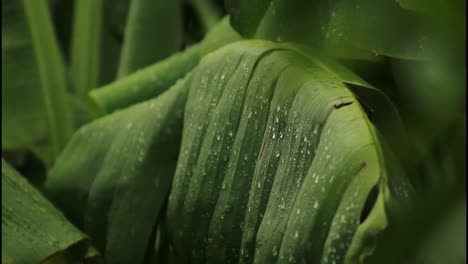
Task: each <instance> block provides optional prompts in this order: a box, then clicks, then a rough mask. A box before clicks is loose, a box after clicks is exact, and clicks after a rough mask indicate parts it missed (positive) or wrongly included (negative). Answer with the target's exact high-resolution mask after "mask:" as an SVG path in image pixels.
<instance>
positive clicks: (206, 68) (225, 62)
mask: <svg viewBox="0 0 468 264" xmlns="http://www.w3.org/2000/svg"><path fill="white" fill-rule="evenodd" d="M188 98H189V99H188V101H187V105H186V110H185V113H186V114H185V116H184V131H183V136H182V145H181V150H180V154H179V160H178V163H177V169H176V173H175V176H174V182H173V185H172V189H171V193H170V196H169V203H168V209H167V216H166V220H165V223H166V225H167V228H166V230H167V232H168V233H167V236H168V243H169V248H170V249H172V252H171V253H170V255H171V256H170V257H171V258H172V259H173V260H174V261H176V262H177V261H178V262H184V261H189V260H190V261H191V262H195V263H221V262H225V263H233V262H239V261H240V262H241V263H251V262H252V261H253V262H254V263H272V262H276V261H278V262H279V263H282V262H306V263H327V262H332V261H336V262H337V263H339V262H343V261H344V262H349V263H354V262H356V261H359V260H361V259H362V258H364V257H365V256H366V255H368V254H369V252H371V250H372V247H373V246H374V242H375V236H376V235H377V234H378V233H379V232H381V231H382V230H383V229H384V228H385V226H386V223H387V221H386V212H385V206H384V205H385V201H386V200H385V197H384V194H387V195H390V196H395V197H398V198H401V197H403V198H404V197H406V196H408V195H409V193H410V190H411V186H410V185H409V183H408V182H407V180H406V178H405V177H404V176H402V175H401V170H399V171H398V170H388V169H387V167H391V166H390V165H389V164H387V163H390V162H396V161H394V159H390V158H389V159H388V160H387V159H386V157H387V156H386V155H385V156H384V154H383V153H384V148H383V147H382V146H381V141H383V139H381V136H380V135H379V134H380V132H378V130H377V129H376V127H375V126H374V125H373V124H372V123H371V122H370V121H369V120H368V118H367V115H366V113H365V111H364V110H363V108H362V107H361V106H360V105H359V102H358V100H357V99H356V97H355V95H354V94H353V93H352V92H351V91H350V90H349V89H347V88H346V86H345V85H344V83H343V82H342V81H341V80H340V79H339V78H336V76H335V75H333V74H331V73H329V72H328V71H326V70H325V69H323V68H322V67H321V66H320V64H317V63H314V62H313V61H311V60H309V59H308V58H307V57H304V56H302V54H300V53H298V52H296V51H294V48H291V47H289V46H288V45H274V44H273V43H270V42H262V41H250V42H238V43H235V44H231V45H228V46H226V47H224V48H222V49H220V50H217V51H215V52H213V53H210V54H209V55H207V56H206V57H205V58H204V59H203V60H202V61H201V63H200V64H199V66H197V68H196V69H195V70H194V72H193V80H192V82H191V88H190V93H189V96H188ZM385 152H387V151H385ZM393 173H399V174H400V175H392V174H393ZM393 178H394V179H393ZM374 187H375V188H377V190H378V193H377V195H376V196H377V198H376V197H374V199H376V201H375V203H372V202H371V203H370V205H368V206H370V207H371V208H372V210H371V212H370V213H369V217H368V218H366V215H365V214H364V219H361V213H362V212H363V210H364V209H363V208H364V205H365V203H366V200H367V199H368V197H369V195H370V193H371V190H372V189H373V188H374ZM246 190H249V191H246ZM371 201H372V199H371ZM361 223H362V224H361Z"/></svg>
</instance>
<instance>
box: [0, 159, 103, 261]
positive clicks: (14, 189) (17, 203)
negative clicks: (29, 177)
mask: <svg viewBox="0 0 468 264" xmlns="http://www.w3.org/2000/svg"><path fill="white" fill-rule="evenodd" d="M87 248H88V241H87V237H86V235H85V234H83V233H82V232H81V231H80V230H78V229H77V228H76V227H74V226H73V225H72V224H70V223H69V222H68V221H67V220H66V218H65V217H64V216H63V214H62V213H61V212H60V211H58V210H57V209H56V208H55V207H54V206H53V205H52V204H51V203H50V202H49V201H48V200H47V199H46V198H44V196H43V195H42V194H41V193H40V192H39V191H38V190H36V189H35V188H34V187H33V186H32V185H30V184H29V183H28V182H27V181H26V179H24V178H23V177H22V176H21V175H20V174H19V173H18V172H16V171H15V169H13V167H11V166H10V165H9V164H8V163H6V162H5V161H4V160H3V159H2V263H25V264H27V263H40V262H41V263H42V262H43V261H44V263H53V262H52V260H53V259H64V260H66V259H67V258H70V259H73V260H84V259H85V253H86V252H87ZM94 255H95V256H96V253H94ZM65 263H67V262H65Z"/></svg>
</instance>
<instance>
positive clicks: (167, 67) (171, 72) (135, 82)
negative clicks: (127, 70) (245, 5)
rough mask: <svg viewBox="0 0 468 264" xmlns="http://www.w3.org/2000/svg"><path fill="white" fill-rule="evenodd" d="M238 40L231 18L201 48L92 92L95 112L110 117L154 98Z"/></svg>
mask: <svg viewBox="0 0 468 264" xmlns="http://www.w3.org/2000/svg"><path fill="white" fill-rule="evenodd" d="M237 40H240V36H239V35H238V34H237V33H236V32H235V31H234V30H233V29H232V28H231V27H230V25H229V20H228V18H224V19H223V20H222V21H221V22H220V23H219V24H218V25H217V26H216V27H215V28H213V30H212V31H211V32H210V33H208V35H207V36H206V38H205V39H204V40H203V41H202V42H201V43H200V44H196V45H194V46H192V47H190V48H188V49H187V50H185V51H183V52H179V53H176V54H174V55H171V56H170V57H169V58H166V59H164V60H162V61H160V62H158V63H155V64H153V65H151V66H148V67H146V68H143V69H141V70H140V71H137V72H135V73H133V74H130V75H129V76H127V77H125V78H122V79H120V80H117V81H115V82H113V83H111V84H108V85H106V86H104V87H102V88H100V89H98V90H94V91H92V92H91V93H90V98H91V100H92V102H93V104H94V105H95V109H94V110H95V112H96V113H97V114H104V113H110V112H112V111H114V110H116V109H120V108H124V107H127V106H129V105H132V104H135V103H138V102H141V101H144V100H148V99H150V98H153V97H155V96H157V95H159V94H161V93H162V92H163V91H165V90H167V89H169V87H171V86H172V85H173V84H174V83H175V81H176V80H178V79H180V78H182V77H184V75H186V74H187V73H188V72H189V71H191V70H192V69H193V68H194V67H195V66H196V65H197V64H198V62H199V60H200V58H201V57H202V56H204V55H206V54H207V53H209V52H211V51H213V50H215V49H217V48H219V47H222V46H223V45H225V44H227V43H231V42H234V41H237Z"/></svg>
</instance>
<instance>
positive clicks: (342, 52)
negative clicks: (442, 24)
mask: <svg viewBox="0 0 468 264" xmlns="http://www.w3.org/2000/svg"><path fill="white" fill-rule="evenodd" d="M227 8H228V12H229V14H230V15H231V16H232V19H231V23H232V25H233V26H234V27H235V28H236V29H237V30H238V31H239V32H240V33H241V34H243V36H246V37H252V36H255V38H261V39H268V40H273V41H277V42H288V41H292V42H299V43H304V44H307V45H312V46H316V47H320V48H321V49H323V50H324V51H325V52H327V53H328V54H329V55H331V56H334V57H338V58H350V59H365V60H375V59H377V58H376V56H375V55H379V54H383V55H386V56H391V57H398V58H411V59H413V58H421V57H423V56H424V53H423V49H421V48H420V47H421V46H424V43H423V42H425V41H426V40H425V39H424V37H423V32H422V29H421V25H422V23H423V19H422V18H421V17H419V16H417V15H415V14H413V13H411V12H408V11H407V10H404V9H401V8H400V6H399V5H398V2H396V1H392V0H378V1H371V0H342V1H307V0H270V1H263V0H258V1H254V3H252V4H251V1H247V0H230V1H227Z"/></svg>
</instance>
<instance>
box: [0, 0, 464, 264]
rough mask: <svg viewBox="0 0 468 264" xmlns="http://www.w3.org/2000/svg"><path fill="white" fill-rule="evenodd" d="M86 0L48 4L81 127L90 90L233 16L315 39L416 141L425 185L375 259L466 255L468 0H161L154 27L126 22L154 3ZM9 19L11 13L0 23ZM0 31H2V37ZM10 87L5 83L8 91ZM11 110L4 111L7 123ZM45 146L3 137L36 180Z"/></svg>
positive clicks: (262, 29)
mask: <svg viewBox="0 0 468 264" xmlns="http://www.w3.org/2000/svg"><path fill="white" fill-rule="evenodd" d="M78 2H79V0H53V1H52V0H51V1H50V2H49V3H50V11H51V18H52V22H53V25H54V29H55V33H56V36H57V39H58V44H59V49H60V53H61V55H62V56H63V59H64V62H65V64H66V65H67V66H70V67H67V68H71V70H70V71H68V75H67V76H68V79H67V83H68V84H69V85H68V86H67V87H68V88H67V89H68V91H69V92H70V94H72V95H73V97H76V98H78V99H73V100H76V101H77V103H76V104H77V105H79V106H78V107H77V109H81V110H74V112H78V113H79V114H77V116H78V118H76V119H77V121H76V122H75V123H76V126H79V125H80V124H84V123H86V122H88V121H89V120H91V119H92V116H91V115H92V114H91V113H90V112H89V110H87V108H86V107H84V105H86V104H87V101H86V99H87V98H86V93H87V91H89V90H91V89H94V88H97V87H100V86H103V85H106V84H109V83H111V82H112V81H113V80H115V79H116V78H118V77H119V76H122V75H124V74H127V73H128V72H131V71H134V70H136V69H139V68H143V67H145V66H147V65H150V64H152V63H154V62H157V61H160V60H163V59H164V58H166V57H168V56H169V55H171V54H172V53H174V52H177V51H182V50H185V49H186V48H189V47H191V46H193V45H195V44H196V43H198V42H200V41H201V40H202V39H203V37H204V36H205V35H206V33H207V32H208V31H209V30H210V29H212V28H213V26H214V25H215V24H216V23H217V22H218V21H219V20H220V19H221V18H222V17H223V16H225V15H228V14H229V15H230V16H231V24H232V25H233V27H234V28H235V29H236V30H237V31H238V32H239V33H241V35H242V36H243V37H244V38H261V39H269V40H273V41H276V42H299V43H302V44H305V45H308V46H311V47H314V48H316V49H318V50H320V51H321V52H322V53H323V54H327V55H328V56H331V57H334V58H336V59H338V60H339V61H340V62H342V63H343V64H344V65H346V66H347V67H348V68H350V69H351V70H353V71H354V72H355V73H357V74H358V75H359V76H360V77H362V78H363V79H364V80H366V81H367V82H369V83H370V84H372V85H373V86H375V87H377V88H378V89H380V90H381V91H383V92H384V93H385V94H387V95H388V96H389V97H390V98H391V100H392V101H393V103H394V104H395V105H396V106H397V108H398V110H399V112H400V115H401V118H402V120H403V122H404V125H405V128H406V131H407V133H408V139H401V140H400V142H401V144H403V145H407V146H410V149H411V153H410V155H407V156H405V157H409V158H408V160H403V161H402V162H403V163H404V164H407V166H406V167H407V168H408V173H407V174H408V175H409V177H410V178H411V181H412V182H413V183H414V185H415V187H416V190H417V194H416V195H415V196H414V197H413V200H412V202H410V203H408V204H404V205H401V204H400V205H398V206H395V208H391V209H390V212H392V213H391V222H390V224H389V227H390V228H389V230H388V232H386V233H385V234H383V235H382V237H381V238H380V240H379V241H380V242H379V245H378V247H377V250H376V252H375V254H374V255H373V256H372V257H371V258H370V259H369V263H466V251H465V245H466V236H465V232H466V226H465V222H466V197H465V196H466V187H465V185H466V178H465V174H466V163H465V159H466V99H465V98H466V88H465V87H466V1H465V0H425V1H423V0H396V1H393V0H392V1H390V0H335V1H333V0H328V1H308V0H226V1H222V0H217V1H214V0H213V1H210V0H183V1H180V3H179V2H178V1H174V3H177V4H175V5H174V7H171V8H172V9H171V10H173V11H171V12H167V11H166V10H167V9H165V8H168V7H166V6H165V7H162V6H161V7H158V8H159V10H161V11H163V12H161V15H162V18H161V16H158V17H157V18H156V16H151V14H149V15H146V16H145V18H146V19H147V20H146V21H143V22H142V23H144V25H145V26H142V27H140V28H136V29H135V30H133V31H132V30H131V29H126V27H125V25H126V21H127V20H128V19H131V16H132V12H134V13H135V14H141V13H144V11H145V9H144V8H140V10H136V9H137V8H135V10H131V9H130V3H131V0H102V1H96V2H94V3H93V2H90V1H84V0H83V2H82V3H81V4H79V3H78ZM85 2H86V3H85ZM97 2H100V4H101V6H99V7H96V6H95V7H91V8H93V9H96V8H98V9H99V10H100V11H101V12H98V13H97V14H96V15H95V16H94V19H95V21H97V22H96V23H98V24H90V23H91V22H89V21H88V22H89V23H88V24H86V23H87V21H80V22H76V23H84V24H82V25H81V26H80V27H86V26H88V27H96V32H94V33H93V31H90V32H91V33H90V35H89V36H87V38H73V34H78V33H77V30H78V29H76V28H74V23H73V21H74V18H75V16H76V15H77V14H78V12H79V10H78V9H77V8H84V10H85V11H82V12H86V8H87V7H86V6H85V5H87V4H88V5H93V4H94V5H96V4H98V3H97ZM155 2H161V1H155ZM169 2H172V1H169ZM178 4H180V6H179V5H178ZM2 5H3V1H2ZM171 5H172V4H171ZM129 10H130V11H129ZM138 12H140V13H138ZM165 12H166V14H165V15H163V14H164V13H165ZM157 19H160V20H161V19H163V20H165V21H167V20H170V19H173V20H174V21H173V22H172V23H169V25H170V26H174V28H171V29H167V27H166V26H163V27H162V28H160V29H155V28H154V26H155V25H156V24H157V23H158V21H157ZM4 24H5V22H4V21H3V18H2V29H3V27H4ZM99 24H100V27H99V26H97V25H99ZM77 28H78V27H77ZM154 31H156V32H155V33H154V34H157V33H159V34H162V33H163V32H165V33H170V35H171V36H167V41H168V42H167V46H166V48H164V47H161V46H158V48H157V49H155V54H154V57H150V58H144V59H145V60H142V61H140V62H137V63H136V64H135V66H134V68H132V69H124V70H122V69H119V60H120V56H121V54H123V53H121V52H122V50H124V49H129V51H128V52H131V49H132V47H131V46H130V47H129V45H140V44H139V43H140V42H138V43H136V44H135V43H133V44H132V43H125V37H126V34H134V35H135V36H140V37H146V36H147V35H148V32H149V33H150V34H151V32H154ZM3 34H4V33H3V30H2V39H3ZM92 34H95V35H92ZM96 38H98V39H99V41H98V42H97V46H96V47H95V48H94V52H95V53H94V54H91V55H89V56H98V57H99V58H100V59H99V61H100V63H99V64H98V68H99V69H98V70H96V71H95V72H97V73H98V75H97V76H95V77H93V76H92V75H91V77H89V79H86V81H84V83H83V82H81V83H80V84H77V82H75V81H74V80H80V81H81V80H82V79H83V78H88V77H86V76H85V77H83V76H80V75H79V74H78V75H76V73H74V71H73V64H74V60H75V61H78V62H77V63H76V64H77V65H78V66H77V67H84V68H86V67H87V66H86V65H84V66H83V64H81V65H82V66H79V63H80V62H79V61H80V60H83V59H87V58H80V57H79V56H75V57H74V55H73V54H74V53H79V52H80V51H74V47H75V48H76V49H79V48H80V47H82V46H83V45H84V44H85V43H86V41H88V42H90V43H94V42H96ZM132 39H135V37H134V38H132ZM136 39H138V38H136ZM73 41H76V42H77V43H75V44H74V43H73ZM144 45H155V46H156V44H154V43H151V42H145V43H144ZM3 49H4V45H3V44H2V52H3ZM122 56H123V55H122ZM88 59H89V58H88ZM83 63H84V62H83ZM2 64H3V59H2ZM3 73H4V71H3V70H2V75H3ZM3 86H4V85H3V82H2V98H3V97H4V96H3V95H4V90H3V89H4V88H3ZM75 95H76V96H75ZM2 105H3V99H2ZM3 114H4V110H3V108H2V124H3V122H4V119H5V117H4V115H3ZM2 127H3V126H2ZM2 134H4V131H3V129H2ZM2 138H3V137H2ZM2 141H3V140H2ZM397 141H398V140H397ZM46 144H47V143H46ZM41 153H42V152H41V147H40V146H37V145H35V147H30V146H28V145H23V146H15V147H14V148H10V147H4V144H3V143H2V156H3V157H4V158H5V159H6V160H7V161H8V162H9V163H10V164H12V165H14V167H15V168H16V169H17V170H18V171H19V172H20V173H22V174H23V175H25V176H26V177H27V178H28V180H29V181H30V182H32V183H33V184H34V185H35V186H36V187H38V188H39V189H41V188H42V183H43V181H44V179H45V175H46V170H47V168H48V166H49V165H48V161H47V158H46V159H45V158H44V157H43V156H41V155H42V154H41ZM400 158H401V157H400Z"/></svg>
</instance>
